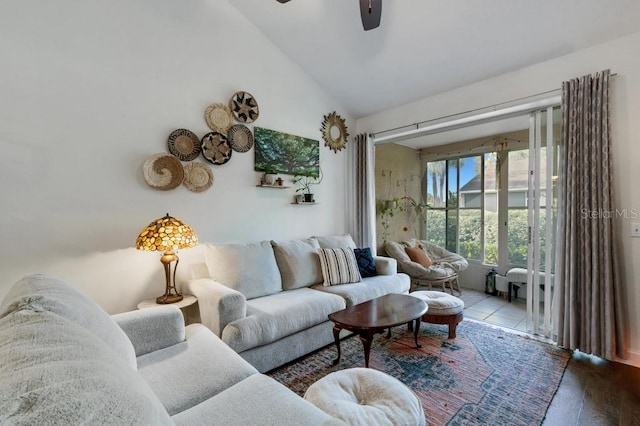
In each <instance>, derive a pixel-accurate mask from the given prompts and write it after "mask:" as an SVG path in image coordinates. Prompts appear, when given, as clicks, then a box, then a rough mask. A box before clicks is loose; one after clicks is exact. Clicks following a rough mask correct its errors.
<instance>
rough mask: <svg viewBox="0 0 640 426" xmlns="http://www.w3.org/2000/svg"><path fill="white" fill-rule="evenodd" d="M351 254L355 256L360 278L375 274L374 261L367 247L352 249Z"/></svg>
mask: <svg viewBox="0 0 640 426" xmlns="http://www.w3.org/2000/svg"><path fill="white" fill-rule="evenodd" d="M353 254H355V256H356V261H357V262H358V269H359V270H360V275H361V276H362V278H368V277H373V276H375V275H376V274H377V271H376V262H375V261H374V260H373V255H372V254H371V249H370V248H369V247H365V248H357V249H353Z"/></svg>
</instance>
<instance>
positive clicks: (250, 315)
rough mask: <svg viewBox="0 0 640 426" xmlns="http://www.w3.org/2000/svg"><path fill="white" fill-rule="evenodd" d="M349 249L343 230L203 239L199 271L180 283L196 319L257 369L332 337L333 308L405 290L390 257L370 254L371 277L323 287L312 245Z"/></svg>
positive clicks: (291, 357)
mask: <svg viewBox="0 0 640 426" xmlns="http://www.w3.org/2000/svg"><path fill="white" fill-rule="evenodd" d="M343 247H350V248H355V244H354V242H353V239H352V238H351V236H350V235H348V234H345V235H336V236H325V237H311V238H308V239H304V240H294V241H285V242H277V241H271V242H269V241H262V242H257V243H252V244H207V245H206V247H205V252H206V254H205V258H206V267H205V265H197V264H192V265H191V270H192V271H206V272H204V274H201V276H197V277H195V279H192V280H190V281H188V282H186V283H184V284H183V291H184V292H185V293H189V294H193V295H195V296H197V297H198V305H199V309H200V318H201V321H202V324H204V325H206V326H207V327H209V328H210V329H211V330H212V331H213V332H214V333H215V334H216V335H218V336H220V338H221V339H222V341H223V342H225V343H226V344H227V345H229V347H231V348H232V349H233V350H235V351H236V352H237V353H238V354H240V356H242V358H244V359H245V360H247V361H248V362H249V363H250V364H251V365H253V366H254V367H255V368H256V369H258V371H260V372H266V371H269V370H271V369H273V368H275V367H278V366H280V365H283V364H285V363H287V362H289V361H292V360H294V359H296V358H299V357H301V356H303V355H305V354H307V353H309V352H312V351H314V350H316V349H319V348H321V347H323V346H326V345H327V344H330V343H331V342H333V334H332V328H333V323H331V322H330V321H329V320H328V315H329V314H330V313H332V312H335V311H338V310H340V309H344V308H345V307H347V306H351V305H355V304H358V303H362V302H365V301H367V300H371V299H373V298H376V297H378V296H383V295H385V294H389V293H408V291H409V287H410V281H409V277H408V276H407V275H405V274H398V273H397V264H396V261H395V260H394V259H391V258H387V257H375V258H374V261H375V265H376V272H377V274H376V275H375V276H371V277H366V278H363V279H362V280H361V281H360V282H355V283H350V284H342V285H332V286H325V285H323V274H322V270H321V264H320V258H319V256H318V249H319V248H343Z"/></svg>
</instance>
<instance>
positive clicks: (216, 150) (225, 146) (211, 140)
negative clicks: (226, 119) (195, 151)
mask: <svg viewBox="0 0 640 426" xmlns="http://www.w3.org/2000/svg"><path fill="white" fill-rule="evenodd" d="M232 153H233V151H232V150H231V145H229V140H228V139H227V137H226V136H225V135H223V134H222V133H218V132H211V133H207V134H206V135H204V136H203V137H202V156H203V157H204V158H205V159H206V160H208V161H210V162H212V163H213V164H218V165H219V164H224V163H226V162H227V161H229V160H230V159H231V154H232Z"/></svg>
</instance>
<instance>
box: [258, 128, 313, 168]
mask: <svg viewBox="0 0 640 426" xmlns="http://www.w3.org/2000/svg"><path fill="white" fill-rule="evenodd" d="M254 133H255V170H256V171H266V170H269V171H270V172H271V173H285V174H292V175H297V176H309V177H313V178H320V143H319V142H318V141H317V140H313V139H307V138H303V137H301V136H294V135H290V134H288V133H282V132H276V131H275V130H269V129H264V128H262V127H255V128H254Z"/></svg>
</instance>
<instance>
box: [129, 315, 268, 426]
mask: <svg viewBox="0 0 640 426" xmlns="http://www.w3.org/2000/svg"><path fill="white" fill-rule="evenodd" d="M138 371H139V372H140V374H141V375H142V377H144V379H145V380H146V381H147V382H148V383H149V385H150V386H151V389H153V391H154V392H155V394H156V395H157V396H158V398H159V399H160V401H161V402H162V404H163V405H164V407H165V408H166V410H167V411H168V412H169V414H171V415H173V414H176V413H179V412H180V411H183V410H186V409H189V408H191V407H193V406H194V405H197V404H199V403H201V402H202V401H205V400H207V399H209V398H211V397H212V396H215V395H217V394H218V393H220V392H222V391H223V390H225V389H226V388H228V387H230V386H233V385H235V384H236V383H238V382H240V381H241V380H244V379H245V378H247V377H249V376H251V375H252V374H256V373H257V372H258V370H256V369H255V368H253V367H252V366H251V365H250V364H249V363H248V362H246V361H245V360H243V359H242V358H240V357H239V356H238V354H236V353H235V352H234V351H232V350H231V349H230V348H229V347H228V346H227V345H225V344H224V343H223V342H222V341H221V340H220V339H219V338H218V337H217V336H216V335H215V334H213V333H211V331H209V329H207V328H206V327H205V326H203V325H202V324H192V325H189V326H187V327H186V340H185V341H184V342H182V343H179V344H177V345H173V346H170V347H168V348H166V349H162V350H159V351H155V352H151V353H149V354H146V355H143V356H141V357H139V358H138Z"/></svg>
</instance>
